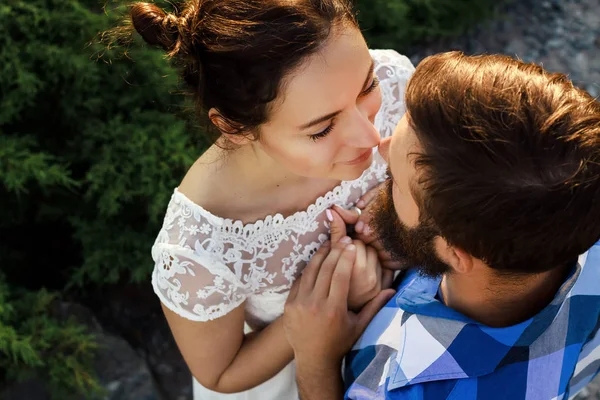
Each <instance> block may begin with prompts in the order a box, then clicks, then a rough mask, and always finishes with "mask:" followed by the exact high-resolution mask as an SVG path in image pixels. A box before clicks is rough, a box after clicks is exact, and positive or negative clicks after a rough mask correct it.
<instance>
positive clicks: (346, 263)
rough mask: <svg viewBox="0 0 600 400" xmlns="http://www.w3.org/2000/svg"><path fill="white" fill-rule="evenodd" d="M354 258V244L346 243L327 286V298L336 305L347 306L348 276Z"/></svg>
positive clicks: (350, 273)
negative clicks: (328, 286) (329, 285)
mask: <svg viewBox="0 0 600 400" xmlns="http://www.w3.org/2000/svg"><path fill="white" fill-rule="evenodd" d="M355 259H356V246H354V245H353V244H351V245H348V246H347V247H346V248H345V249H344V251H343V252H342V254H341V256H340V258H339V260H338V263H337V266H336V268H335V271H334V273H333V276H332V278H331V287H330V288H329V300H330V301H331V302H332V303H333V304H335V305H336V306H339V307H343V308H344V310H346V309H347V308H348V292H349V291H350V278H351V276H352V267H353V265H354V260H355Z"/></svg>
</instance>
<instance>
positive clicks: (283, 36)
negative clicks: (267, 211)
mask: <svg viewBox="0 0 600 400" xmlns="http://www.w3.org/2000/svg"><path fill="white" fill-rule="evenodd" d="M130 17H131V21H132V23H133V26H134V28H135V30H136V31H137V32H138V33H139V34H140V35H141V36H142V37H143V38H144V40H145V41H146V42H147V43H149V44H151V45H154V46H160V47H162V48H163V49H165V50H166V51H167V54H168V55H169V56H170V57H171V58H172V59H173V60H174V61H175V62H176V64H177V65H178V66H179V67H180V68H181V70H182V75H183V80H184V81H185V83H186V84H187V86H188V87H189V89H190V90H191V91H192V93H193V94H194V95H195V97H196V99H197V103H198V107H199V108H200V109H201V110H204V111H208V110H210V109H211V108H215V109H216V110H217V111H218V112H219V114H220V115H221V116H222V122H223V123H224V124H225V126H227V127H228V128H227V132H228V133H241V132H245V133H247V132H249V131H252V130H254V129H255V128H257V127H258V126H260V125H261V124H263V123H264V122H266V121H267V119H268V111H269V105H270V103H271V102H273V101H274V100H275V99H276V98H277V96H278V94H279V90H280V88H281V86H282V81H283V79H284V78H285V77H286V75H287V74H288V73H290V72H291V71H292V70H293V69H294V68H296V67H298V66H299V65H301V63H302V62H303V61H304V60H305V58H306V57H307V56H309V55H311V54H313V53H315V52H316V51H318V49H319V48H320V47H321V46H322V45H323V44H324V43H325V41H326V40H327V39H328V38H329V36H330V34H331V32H332V29H333V28H334V27H335V26H336V25H339V24H341V23H350V24H351V25H353V26H357V24H356V20H355V16H354V14H353V12H352V7H351V3H350V1H349V0H191V1H186V2H183V3H181V4H180V12H177V13H174V14H169V13H166V12H164V11H163V10H161V9H160V8H158V7H157V6H156V5H154V4H150V3H134V4H133V5H132V6H131V10H130Z"/></svg>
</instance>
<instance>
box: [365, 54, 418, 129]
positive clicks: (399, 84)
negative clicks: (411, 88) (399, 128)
mask: <svg viewBox="0 0 600 400" xmlns="http://www.w3.org/2000/svg"><path fill="white" fill-rule="evenodd" d="M371 56H372V57H373V60H374V61H375V74H376V75H377V77H378V78H379V81H380V87H381V94H382V97H383V101H382V104H381V109H380V111H379V113H378V114H377V117H376V119H375V126H376V127H377V128H378V129H379V132H380V134H381V137H382V138H384V137H388V136H391V135H392V133H394V129H395V128H396V125H398V122H400V119H401V118H402V116H403V115H404V113H405V112H406V107H405V104H404V92H405V89H406V84H407V83H408V80H409V79H410V77H411V75H412V73H413V72H414V71H415V67H414V66H413V65H412V63H411V62H410V60H409V59H408V58H407V57H406V56H403V55H401V54H398V52H396V51H394V50H371Z"/></svg>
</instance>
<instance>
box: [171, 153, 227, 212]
mask: <svg viewBox="0 0 600 400" xmlns="http://www.w3.org/2000/svg"><path fill="white" fill-rule="evenodd" d="M230 177H231V174H230V173H229V171H228V168H227V162H226V161H225V159H224V157H223V156H222V154H221V151H220V149H218V148H215V146H213V147H211V148H209V149H208V150H207V151H206V152H205V153H204V154H203V155H202V156H201V157H200V158H198V160H196V162H195V163H194V164H193V165H192V166H191V167H190V169H189V170H188V172H187V174H186V175H185V177H184V178H183V180H182V181H181V184H180V185H179V188H178V190H179V192H180V193H182V194H183V195H185V196H186V197H187V198H188V199H190V200H191V201H192V202H194V203H195V204H198V205H199V206H201V207H202V208H204V209H205V210H208V211H209V212H211V213H212V214H214V215H217V216H221V217H226V218H228V217H229V216H228V215H224V214H223V211H224V210H227V209H229V208H230V207H232V206H233V205H234V204H233V202H234V196H232V191H231V190H227V189H228V188H231V187H232V186H234V182H230V181H231V178H230Z"/></svg>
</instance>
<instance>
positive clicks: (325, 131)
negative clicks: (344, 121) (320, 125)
mask: <svg viewBox="0 0 600 400" xmlns="http://www.w3.org/2000/svg"><path fill="white" fill-rule="evenodd" d="M334 125H335V118H334V119H332V120H331V122H330V123H329V126H328V127H327V128H325V129H323V130H322V131H321V132H319V133H315V134H314V135H310V136H309V137H310V140H312V141H313V142H316V141H317V140H319V139H323V138H324V137H325V136H327V135H329V134H330V133H331V131H332V130H333V127H334Z"/></svg>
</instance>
